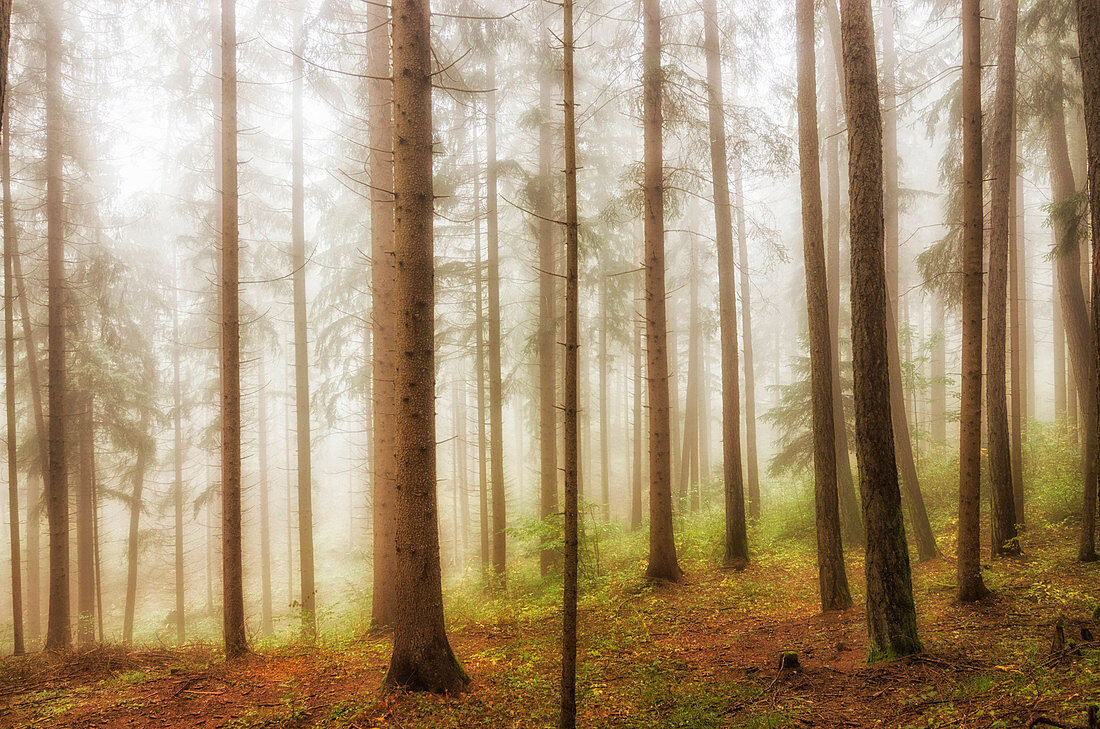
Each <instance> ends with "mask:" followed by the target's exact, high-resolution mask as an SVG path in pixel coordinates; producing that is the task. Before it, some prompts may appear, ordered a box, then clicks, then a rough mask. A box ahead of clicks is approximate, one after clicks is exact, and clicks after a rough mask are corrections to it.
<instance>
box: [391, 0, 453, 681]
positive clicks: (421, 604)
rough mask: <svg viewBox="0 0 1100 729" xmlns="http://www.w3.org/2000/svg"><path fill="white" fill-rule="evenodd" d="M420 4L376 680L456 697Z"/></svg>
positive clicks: (404, 183)
mask: <svg viewBox="0 0 1100 729" xmlns="http://www.w3.org/2000/svg"><path fill="white" fill-rule="evenodd" d="M429 17H430V10H429V6H428V0H397V2H395V3H394V4H393V20H392V24H391V39H392V41H391V42H392V47H393V179H394V245H393V251H394V264H395V265H394V287H393V288H394V311H395V312H396V315H397V319H396V326H395V327H394V351H395V353H396V358H395V368H394V370H395V372H394V374H395V376H394V399H395V402H397V403H398V408H397V411H396V414H395V415H396V417H395V423H394V425H395V428H394V435H395V437H394V447H395V448H394V450H395V454H396V466H397V468H396V481H395V490H394V491H395V495H396V499H395V503H394V505H395V507H396V509H395V516H396V545H397V565H396V567H397V572H396V577H397V611H396V618H397V620H396V622H395V624H394V635H393V656H392V657H391V659H390V668H389V672H388V673H387V674H386V683H388V684H390V685H396V686H402V687H404V688H406V689H409V690H412V691H431V692H433V693H444V692H445V693H458V692H460V691H462V690H463V689H465V688H466V684H467V683H469V679H468V678H467V677H466V674H465V672H464V671H463V670H462V667H461V666H460V665H459V664H458V661H457V660H456V659H455V656H454V653H453V652H452V651H451V646H450V643H449V642H448V641H447V633H446V630H445V628H444V623H443V587H442V584H441V574H440V566H439V531H438V529H439V527H438V520H437V512H436V467H435V466H436V463H435V351H434V350H435V333H434V327H435V290H434V287H435V272H434V261H433V260H432V255H433V248H434V240H433V236H434V233H433V225H432V223H433V191H432V75H431V74H432V68H431V30H430V21H429Z"/></svg>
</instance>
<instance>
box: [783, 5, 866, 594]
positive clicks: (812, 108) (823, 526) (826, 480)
mask: <svg viewBox="0 0 1100 729" xmlns="http://www.w3.org/2000/svg"><path fill="white" fill-rule="evenodd" d="M795 36H796V47H797V58H798V61H797V65H798V101H797V104H798V158H799V171H800V175H801V193H802V250H803V253H804V254H805V265H806V271H805V273H806V307H807V321H808V322H809V330H810V382H811V385H810V387H811V392H812V398H813V405H812V410H813V441H814V504H815V511H816V524H817V578H818V580H817V581H818V589H819V591H820V595H821V609H822V610H846V609H847V608H849V607H851V606H852V596H851V593H850V591H849V589H848V576H847V573H846V572H845V571H844V549H843V547H842V545H841V538H840V501H839V495H838V493H837V467H836V465H837V464H836V442H835V439H834V435H833V425H834V421H833V415H834V413H835V408H834V407H833V386H832V383H833V373H832V361H831V360H832V345H831V343H830V336H829V328H830V327H829V290H828V288H829V287H828V284H827V274H826V269H825V231H824V224H823V221H822V210H821V167H820V165H821V161H820V151H819V147H818V136H817V71H816V60H815V58H814V2H813V0H798V4H797V6H796V8H795Z"/></svg>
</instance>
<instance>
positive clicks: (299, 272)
mask: <svg viewBox="0 0 1100 729" xmlns="http://www.w3.org/2000/svg"><path fill="white" fill-rule="evenodd" d="M294 45H295V48H296V50H295V53H294V69H293V77H294V81H293V101H292V107H293V108H292V114H291V204H290V207H291V229H292V231H291V236H292V238H293V241H292V255H291V258H292V265H293V274H292V279H293V288H294V414H295V416H296V421H297V431H296V433H297V436H298V443H297V453H298V559H299V561H300V563H301V564H300V568H301V580H302V637H303V638H305V639H306V640H313V639H315V638H316V637H317V607H316V600H317V589H316V587H315V585H314V577H313V465H312V454H311V445H310V427H309V332H308V322H307V321H306V270H305V269H306V233H305V190H304V183H303V179H302V178H303V175H304V170H305V162H304V160H303V150H302V146H303V145H302V125H303V124H302V77H303V75H304V74H305V70H304V69H303V67H302V54H303V53H304V47H303V41H302V17H301V9H300V8H299V9H298V10H297V12H296V13H295V17H294Z"/></svg>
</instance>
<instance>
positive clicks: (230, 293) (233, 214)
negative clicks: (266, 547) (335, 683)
mask: <svg viewBox="0 0 1100 729" xmlns="http://www.w3.org/2000/svg"><path fill="white" fill-rule="evenodd" d="M235 2H236V0H222V18H221V92H222V94H221V127H222V144H221V159H222V169H221V172H222V179H221V206H222V219H221V272H220V273H221V307H222V312H221V398H222V402H221V421H222V423H221V426H222V427H221V431H222V435H221V473H222V484H221V486H222V488H221V491H222V494H221V497H222V498H221V500H222V631H223V638H224V640H225V655H226V657H227V658H239V657H241V656H243V655H244V654H245V653H247V652H248V637H247V636H246V635H245V627H244V568H243V559H242V552H241V332H240V300H239V293H240V283H239V278H238V242H239V231H238V221H237V29H236V8H235V7H234V5H235Z"/></svg>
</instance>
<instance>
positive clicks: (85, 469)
mask: <svg viewBox="0 0 1100 729" xmlns="http://www.w3.org/2000/svg"><path fill="white" fill-rule="evenodd" d="M78 392H79V390H78ZM69 407H70V410H69V418H68V419H67V421H68V422H67V423H66V427H67V428H69V435H70V439H71V442H73V443H75V444H76V464H75V471H76V478H77V493H76V585H77V587H76V614H77V617H76V621H77V622H76V642H77V644H78V645H81V646H87V645H91V644H92V643H94V642H95V512H94V511H93V505H92V489H93V484H94V483H95V467H94V465H93V464H94V455H93V453H94V449H95V422H94V420H93V417H92V415H93V411H94V407H95V406H94V400H93V398H92V397H91V396H90V395H89V394H88V393H86V392H79V394H76V393H74V394H72V395H70V396H69ZM131 509H132V506H131ZM132 521H133V516H132V514H131V522H132ZM131 528H132V531H131V536H134V531H133V524H131ZM135 539H136V537H135ZM132 546H134V545H133V544H132V543H131V544H128V545H127V562H129V552H130V547H132ZM127 577H129V575H128V574H127ZM126 588H127V594H128V593H129V580H128V579H127V586H126ZM125 626H126V621H125V612H124V613H123V641H124V642H126V632H125Z"/></svg>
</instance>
